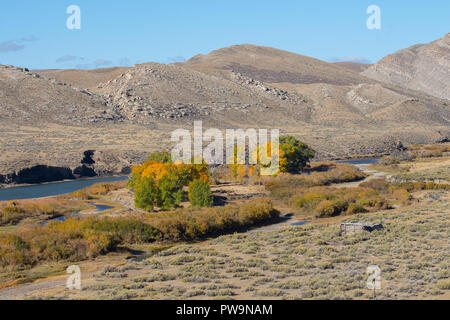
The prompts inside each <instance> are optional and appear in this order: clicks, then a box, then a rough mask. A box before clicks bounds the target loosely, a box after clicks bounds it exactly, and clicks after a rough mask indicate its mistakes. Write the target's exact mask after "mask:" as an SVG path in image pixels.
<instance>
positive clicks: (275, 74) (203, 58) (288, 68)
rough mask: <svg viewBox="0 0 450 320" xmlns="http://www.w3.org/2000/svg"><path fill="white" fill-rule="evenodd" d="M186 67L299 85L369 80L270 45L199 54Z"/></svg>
mask: <svg viewBox="0 0 450 320" xmlns="http://www.w3.org/2000/svg"><path fill="white" fill-rule="evenodd" d="M180 65H183V66H184V67H187V68H192V69H195V70H198V71H202V72H207V73H211V72H212V71H222V70H232V71H234V72H236V73H240V74H242V75H244V76H246V77H249V78H253V79H256V80H258V81H262V82H268V83H279V82H289V83H297V84H311V83H319V82H320V83H328V84H336V85H349V84H359V83H362V82H367V81H368V80H367V79H365V77H363V76H361V75H359V74H358V73H356V72H352V71H350V70H347V69H344V70H343V69H342V68H340V67H339V66H336V65H334V64H332V63H327V62H324V61H321V60H317V59H314V58H310V57H306V56H302V55H299V54H296V53H292V52H287V51H283V50H279V49H274V48H270V47H263V46H256V45H250V44H245V45H236V46H231V47H228V48H223V49H219V50H216V51H212V52H211V53H209V54H207V55H197V56H195V57H193V58H191V59H190V60H188V61H187V62H185V63H182V64H180Z"/></svg>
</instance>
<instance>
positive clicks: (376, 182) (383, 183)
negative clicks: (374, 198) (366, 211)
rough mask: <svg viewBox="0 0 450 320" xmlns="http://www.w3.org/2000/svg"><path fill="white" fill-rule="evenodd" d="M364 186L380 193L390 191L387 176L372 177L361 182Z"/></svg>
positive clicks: (361, 185)
mask: <svg viewBox="0 0 450 320" xmlns="http://www.w3.org/2000/svg"><path fill="white" fill-rule="evenodd" d="M359 186H360V187H363V188H371V189H373V190H375V191H376V192H378V193H389V188H390V184H389V182H388V181H387V180H386V179H385V178H380V179H371V180H369V181H365V182H362V183H360V184H359Z"/></svg>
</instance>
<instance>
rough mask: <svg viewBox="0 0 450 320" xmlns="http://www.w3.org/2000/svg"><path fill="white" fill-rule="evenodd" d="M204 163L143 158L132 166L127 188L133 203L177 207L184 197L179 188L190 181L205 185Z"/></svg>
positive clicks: (138, 206)
mask: <svg viewBox="0 0 450 320" xmlns="http://www.w3.org/2000/svg"><path fill="white" fill-rule="evenodd" d="M207 171H208V167H207V165H206V164H199V165H196V164H183V163H180V164H174V163H161V162H154V161H146V162H144V163H143V164H142V165H140V166H135V167H133V169H132V173H131V176H130V180H129V182H128V187H129V188H131V189H133V190H134V192H135V206H136V207H137V208H141V209H144V210H148V211H150V210H152V209H153V208H154V207H155V206H157V207H159V208H161V209H165V210H167V209H171V208H174V207H176V206H178V205H179V204H180V203H181V202H182V201H183V200H184V197H185V194H184V191H183V187H186V186H188V185H189V183H190V182H192V181H194V180H203V181H205V182H206V183H207V184H208V187H209V177H208V174H207Z"/></svg>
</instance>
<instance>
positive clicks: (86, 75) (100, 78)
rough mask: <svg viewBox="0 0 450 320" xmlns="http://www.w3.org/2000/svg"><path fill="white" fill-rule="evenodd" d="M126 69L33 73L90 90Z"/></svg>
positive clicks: (39, 71)
mask: <svg viewBox="0 0 450 320" xmlns="http://www.w3.org/2000/svg"><path fill="white" fill-rule="evenodd" d="M128 69H129V68H127V67H116V68H101V69H88V70H80V69H63V70H59V69H56V70H34V72H36V73H38V74H40V75H41V76H43V77H46V78H51V79H55V80H57V81H59V82H66V83H70V84H71V85H73V86H75V87H78V88H83V89H91V88H95V87H96V86H98V85H99V84H100V83H102V82H106V81H109V80H111V79H114V78H116V77H118V76H120V75H121V74H123V73H125V72H126V71H127V70H128Z"/></svg>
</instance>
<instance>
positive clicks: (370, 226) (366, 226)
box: [340, 222, 383, 234]
mask: <svg viewBox="0 0 450 320" xmlns="http://www.w3.org/2000/svg"><path fill="white" fill-rule="evenodd" d="M340 229H341V234H347V233H353V232H358V231H369V232H372V231H374V230H381V229H383V225H382V224H381V223H368V222H358V223H341V228H340Z"/></svg>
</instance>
